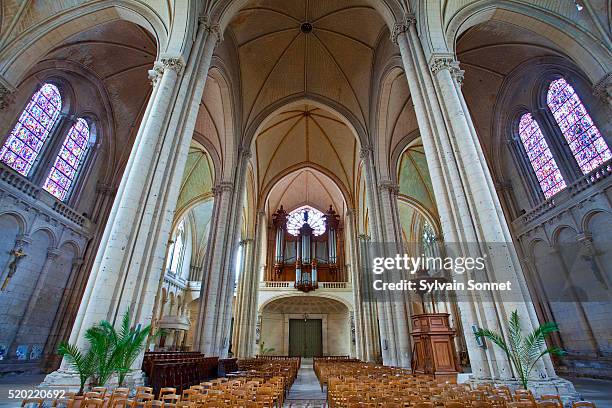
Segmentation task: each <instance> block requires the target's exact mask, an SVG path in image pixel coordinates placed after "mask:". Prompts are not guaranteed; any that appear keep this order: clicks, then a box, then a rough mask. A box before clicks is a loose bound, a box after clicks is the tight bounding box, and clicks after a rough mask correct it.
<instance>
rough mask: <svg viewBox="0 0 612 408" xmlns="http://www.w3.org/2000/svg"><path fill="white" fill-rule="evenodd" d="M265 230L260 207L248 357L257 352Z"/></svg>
mask: <svg viewBox="0 0 612 408" xmlns="http://www.w3.org/2000/svg"><path fill="white" fill-rule="evenodd" d="M267 231H268V219H267V214H266V212H265V211H264V210H262V209H260V210H258V211H257V222H256V224H255V242H254V245H255V246H254V248H253V264H252V271H251V273H252V275H253V279H252V280H251V292H250V296H251V298H250V300H249V302H250V304H251V305H252V308H251V310H250V311H249V317H248V319H249V322H250V326H249V330H248V338H247V345H248V346H247V347H248V349H247V353H248V356H249V357H254V356H255V355H256V354H257V352H258V349H257V347H258V345H257V340H258V339H257V322H258V321H259V318H258V316H259V311H258V308H259V284H260V282H261V281H262V280H263V279H264V277H263V271H264V270H265V267H266V266H265V264H266V249H267V236H266V235H267Z"/></svg>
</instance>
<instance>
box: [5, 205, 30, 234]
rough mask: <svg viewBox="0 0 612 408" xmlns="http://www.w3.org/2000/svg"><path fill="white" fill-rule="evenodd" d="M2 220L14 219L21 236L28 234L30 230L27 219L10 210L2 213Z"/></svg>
mask: <svg viewBox="0 0 612 408" xmlns="http://www.w3.org/2000/svg"><path fill="white" fill-rule="evenodd" d="M2 218H8V219H12V220H13V221H14V222H15V224H17V228H18V233H19V234H26V233H27V232H28V230H29V229H30V228H29V226H28V222H27V220H26V219H25V217H24V216H23V215H22V214H20V213H18V212H16V211H11V210H8V211H3V212H0V219H2Z"/></svg>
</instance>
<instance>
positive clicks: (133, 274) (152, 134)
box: [44, 21, 220, 387]
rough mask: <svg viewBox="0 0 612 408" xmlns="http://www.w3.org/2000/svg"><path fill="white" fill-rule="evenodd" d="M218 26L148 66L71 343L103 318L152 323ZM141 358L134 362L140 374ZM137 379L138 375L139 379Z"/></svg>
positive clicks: (63, 371) (57, 380)
mask: <svg viewBox="0 0 612 408" xmlns="http://www.w3.org/2000/svg"><path fill="white" fill-rule="evenodd" d="M219 38H220V34H219V30H218V27H216V26H213V25H211V24H209V23H207V22H205V21H203V22H201V24H200V27H199V29H198V32H197V36H196V38H195V41H194V44H193V46H192V50H191V53H190V55H189V59H188V61H187V63H186V64H185V62H184V61H183V59H182V57H180V56H177V57H172V58H171V57H162V58H161V59H160V60H159V61H157V62H156V63H155V65H154V68H153V70H151V71H150V72H149V74H150V77H151V79H152V82H153V87H154V88H153V92H152V94H151V97H150V99H149V103H148V106H147V109H146V112H145V115H144V117H143V121H142V123H141V125H140V128H139V131H138V134H137V136H136V140H135V142H134V147H133V149H132V152H131V154H130V158H129V160H128V163H127V166H126V169H125V173H124V176H123V179H122V180H121V184H120V186H119V189H118V191H117V195H116V198H115V201H114V203H113V208H112V210H111V213H110V215H109V219H108V222H107V225H106V228H105V230H104V235H103V238H102V240H101V243H100V246H99V250H98V253H97V255H96V260H95V262H94V265H93V267H92V270H91V273H90V276H89V280H88V282H87V286H86V288H85V292H84V294H83V297H82V301H81V305H80V307H79V312H78V314H77V318H76V320H75V322H74V326H73V329H72V333H71V335H70V343H73V344H76V345H78V346H80V347H83V346H84V345H85V343H86V340H85V338H84V333H85V331H86V330H87V329H88V328H89V327H91V326H93V325H94V324H96V323H98V322H99V321H101V320H108V321H110V322H111V323H113V324H115V323H117V322H118V320H119V321H120V319H121V316H122V315H123V313H125V311H126V310H127V309H128V308H130V309H131V311H132V319H133V321H135V322H138V323H140V324H143V325H146V324H148V323H149V322H151V318H152V313H153V303H154V299H155V293H156V290H157V285H158V282H159V279H160V277H161V274H162V270H163V267H164V264H163V263H164V254H165V252H166V251H165V249H166V245H167V242H168V239H169V235H170V228H171V224H172V219H173V215H174V210H175V207H176V200H177V197H178V191H179V188H180V182H181V179H182V176H183V170H184V167H185V161H186V159H187V153H188V150H189V144H190V142H191V137H192V134H193V130H194V127H195V121H196V118H197V113H198V109H199V105H200V102H201V99H202V94H203V91H204V85H205V82H206V77H207V73H208V68H209V66H210V62H211V58H212V54H213V51H214V48H215V45H216V44H217V42H218V40H219ZM141 362H142V357H141V358H137V359H136V360H135V362H134V366H133V368H134V370H135V377H138V376H139V373H140V371H139V368H140V364H141ZM135 381H138V380H137V379H136V380H135ZM77 384H78V377H77V376H76V373H73V372H70V370H68V369H67V365H66V363H65V361H64V363H63V364H62V367H60V369H59V370H58V371H56V372H54V373H52V374H50V375H48V376H47V378H46V379H45V383H44V385H45V386H52V385H60V386H65V387H72V386H74V385H77Z"/></svg>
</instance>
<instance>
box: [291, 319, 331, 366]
mask: <svg viewBox="0 0 612 408" xmlns="http://www.w3.org/2000/svg"><path fill="white" fill-rule="evenodd" d="M289 355H290V356H300V357H319V356H322V355H323V335H322V321H321V319H308V320H302V319H289Z"/></svg>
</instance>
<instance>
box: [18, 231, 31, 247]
mask: <svg viewBox="0 0 612 408" xmlns="http://www.w3.org/2000/svg"><path fill="white" fill-rule="evenodd" d="M31 242H32V239H31V238H30V237H29V236H28V235H24V234H20V235H17V237H16V238H15V249H19V248H23V247H26V246H28V245H29V244H30V243H31Z"/></svg>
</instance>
